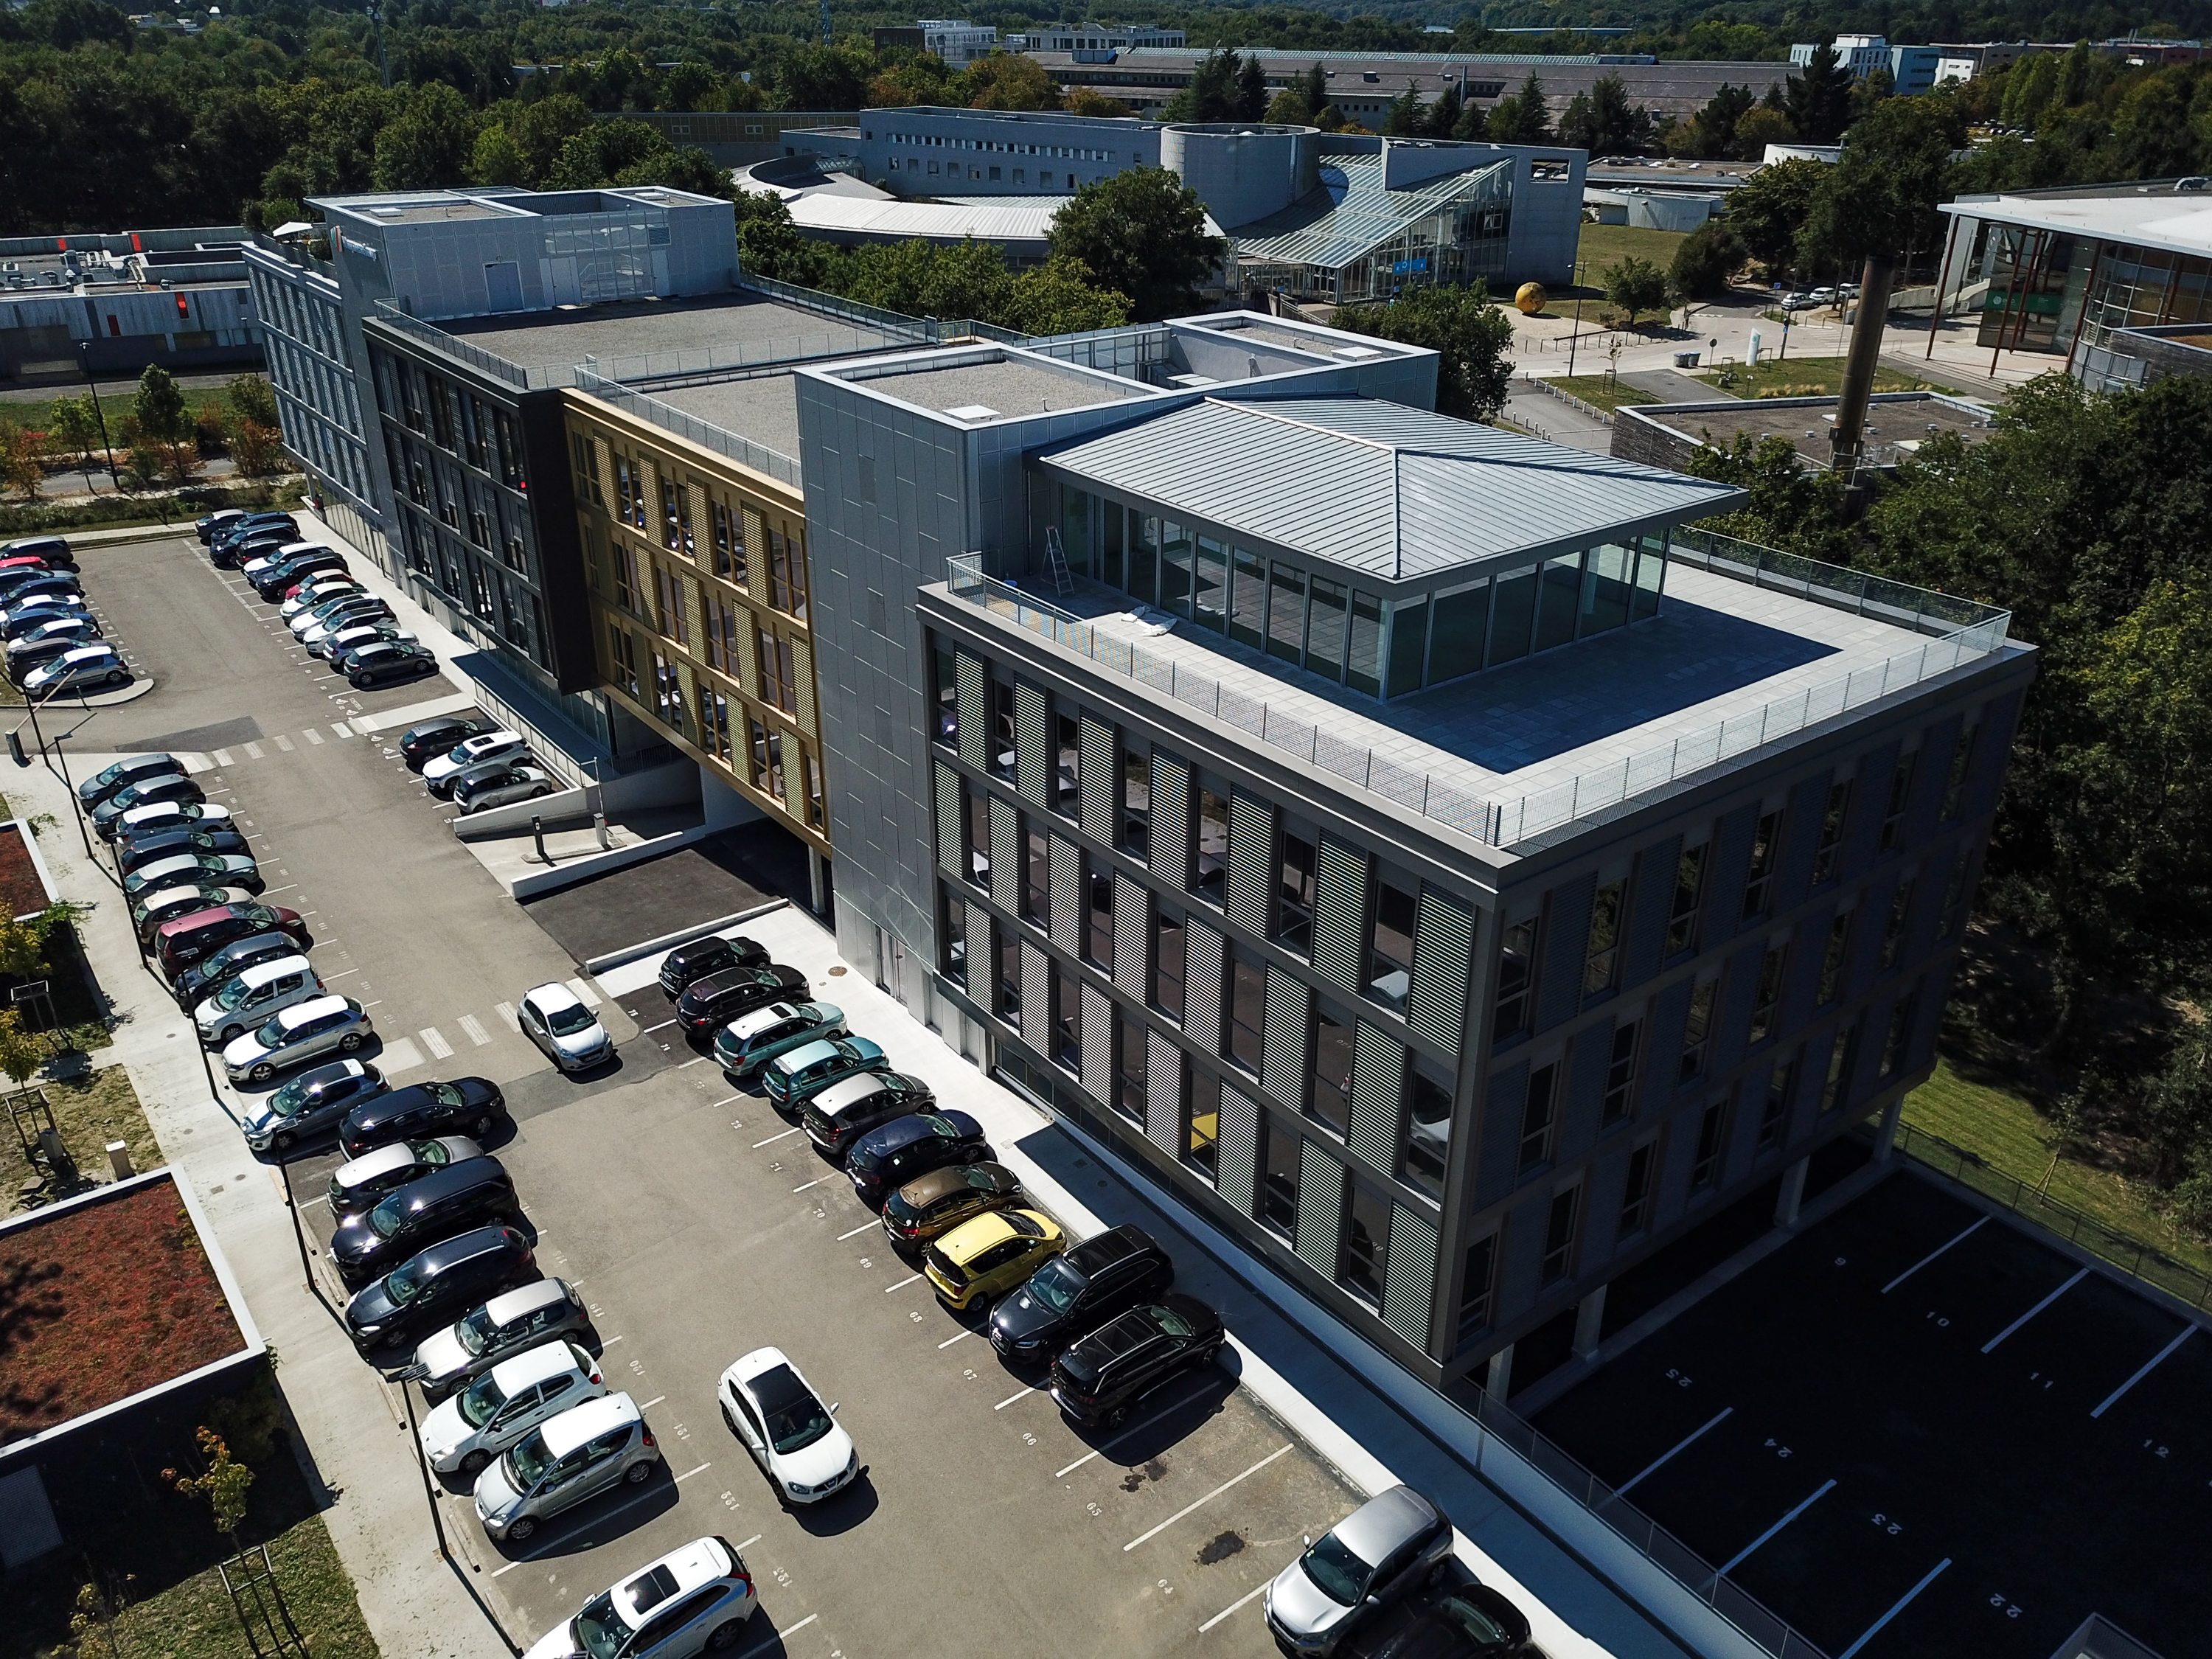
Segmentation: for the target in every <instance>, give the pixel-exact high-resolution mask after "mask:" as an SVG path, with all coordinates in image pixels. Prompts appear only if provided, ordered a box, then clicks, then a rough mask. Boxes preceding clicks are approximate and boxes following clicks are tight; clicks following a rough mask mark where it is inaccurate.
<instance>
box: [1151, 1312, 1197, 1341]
mask: <svg viewBox="0 0 2212 1659" xmlns="http://www.w3.org/2000/svg"><path fill="white" fill-rule="evenodd" d="M1152 1323H1153V1324H1155V1325H1157V1326H1158V1327H1159V1328H1161V1329H1162V1330H1164V1331H1165V1332H1166V1333H1167V1334H1169V1335H1170V1336H1173V1337H1185V1336H1188V1335H1189V1334H1191V1328H1190V1321H1188V1319H1185V1318H1184V1317H1183V1316H1182V1315H1181V1314H1179V1313H1177V1312H1176V1310H1174V1309H1173V1308H1155V1309H1153V1310H1152Z"/></svg>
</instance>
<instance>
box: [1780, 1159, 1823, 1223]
mask: <svg viewBox="0 0 2212 1659" xmlns="http://www.w3.org/2000/svg"><path fill="white" fill-rule="evenodd" d="M1812 1162H1813V1160H1812V1158H1811V1157H1810V1156H1809V1155H1808V1156H1807V1157H1804V1158H1799V1159H1798V1160H1797V1161H1796V1163H1795V1164H1791V1165H1790V1167H1789V1168H1788V1169H1786V1170H1784V1171H1783V1172H1782V1191H1781V1194H1780V1195H1779V1196H1778V1197H1777V1198H1776V1199H1775V1200H1774V1225H1776V1226H1778V1227H1794V1226H1796V1225H1797V1206H1799V1205H1801V1204H1802V1203H1803V1202H1804V1201H1805V1170H1806V1168H1807V1166H1808V1165H1809V1164H1811V1163H1812Z"/></svg>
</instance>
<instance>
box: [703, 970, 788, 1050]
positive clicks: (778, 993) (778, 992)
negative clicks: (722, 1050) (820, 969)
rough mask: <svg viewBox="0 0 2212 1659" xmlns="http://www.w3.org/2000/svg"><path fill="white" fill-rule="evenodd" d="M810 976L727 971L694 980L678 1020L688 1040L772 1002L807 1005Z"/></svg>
mask: <svg viewBox="0 0 2212 1659" xmlns="http://www.w3.org/2000/svg"><path fill="white" fill-rule="evenodd" d="M809 994H810V993H809V991H808V988H807V984H806V975H804V974H802V973H800V972H799V969H796V968H786V967H783V966H782V965H781V964H780V963H778V964H775V965H771V966H769V967H766V968H725V969H722V971H721V972H720V973H718V974H709V975H707V977H706V978H704V979H700V980H694V981H692V982H691V983H690V985H688V986H686V987H684V994H683V995H682V996H680V997H678V998H677V999H676V1018H677V1020H678V1023H679V1024H682V1026H683V1027H684V1036H688V1037H702V1036H711V1035H712V1034H713V1033H714V1032H716V1031H719V1030H721V1029H722V1027H723V1026H725V1025H726V1024H729V1023H730V1022H731V1021H732V1020H733V1019H735V1018H737V1017H738V1015H740V1014H750V1012H752V1011H753V1010H754V1009H756V1008H765V1007H767V1006H768V1005H769V1003H771V1002H804V1001H805V1000H806V999H807V997H808V995H809Z"/></svg>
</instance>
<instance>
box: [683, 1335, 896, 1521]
mask: <svg viewBox="0 0 2212 1659" xmlns="http://www.w3.org/2000/svg"><path fill="white" fill-rule="evenodd" d="M716 1395H717V1398H716V1401H715V1403H716V1404H718V1405H720V1407H721V1408H722V1421H724V1422H725V1423H726V1424H728V1425H730V1432H731V1433H732V1434H734V1435H736V1436H737V1437H738V1439H739V1440H741V1441H743V1442H744V1447H745V1449H746V1450H747V1451H749V1452H750V1453H751V1454H752V1455H753V1462H756V1463H757V1464H759V1465H760V1466H761V1472H762V1473H763V1474H765V1475H767V1476H768V1478H769V1480H772V1481H774V1482H775V1490H776V1495H777V1496H778V1497H779V1498H781V1499H783V1500H784V1501H785V1502H787V1503H792V1504H818V1503H820V1502H821V1501H822V1499H823V1498H827V1497H829V1495H830V1494H831V1493H832V1492H841V1491H842V1490H843V1489H844V1488H845V1487H846V1486H850V1485H851V1484H852V1481H853V1477H854V1476H855V1475H857V1474H860V1453H859V1452H858V1451H857V1450H855V1449H854V1446H853V1437H852V1436H850V1435H848V1434H847V1433H846V1432H845V1431H844V1430H842V1429H841V1428H839V1427H838V1426H837V1419H836V1417H835V1416H833V1415H832V1414H831V1413H830V1409H829V1407H827V1406H825V1405H823V1403H822V1401H821V1398H820V1396H818V1395H816V1393H815V1392H814V1390H813V1389H811V1388H809V1387H808V1386H807V1384H806V1379H805V1377H803V1376H800V1375H799V1368H798V1367H797V1366H796V1365H794V1364H792V1363H791V1361H790V1360H789V1359H787V1358H785V1357H784V1352H783V1350H782V1349H781V1348H755V1349H754V1350H753V1351H752V1352H750V1353H749V1354H747V1355H745V1356H744V1358H742V1359H740V1360H738V1362H737V1363H736V1364H733V1365H732V1366H731V1367H730V1368H729V1369H728V1370H726V1371H724V1372H723V1373H722V1382H721V1386H720V1389H717V1390H716Z"/></svg>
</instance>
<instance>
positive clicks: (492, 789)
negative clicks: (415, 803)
mask: <svg viewBox="0 0 2212 1659" xmlns="http://www.w3.org/2000/svg"><path fill="white" fill-rule="evenodd" d="M557 787H559V786H558V785H556V783H555V782H554V781H553V779H552V776H551V775H550V774H549V773H547V772H544V771H543V770H541V769H538V767H535V766H514V765H498V764H494V765H491V766H485V767H479V768H478V769H476V770H475V771H473V772H467V773H464V774H463V775H461V776H460V777H459V778H457V779H455V780H454V781H453V804H454V805H457V806H459V808H460V809H461V816H462V817H467V816H468V815H469V814H470V813H471V812H489V811H491V809H492V808H493V807H495V806H512V805H514V804H515V803H516V802H517V801H525V800H536V799H538V797H539V796H541V795H550V794H551V793H553V792H554V790H555V789H556V788H557Z"/></svg>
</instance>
